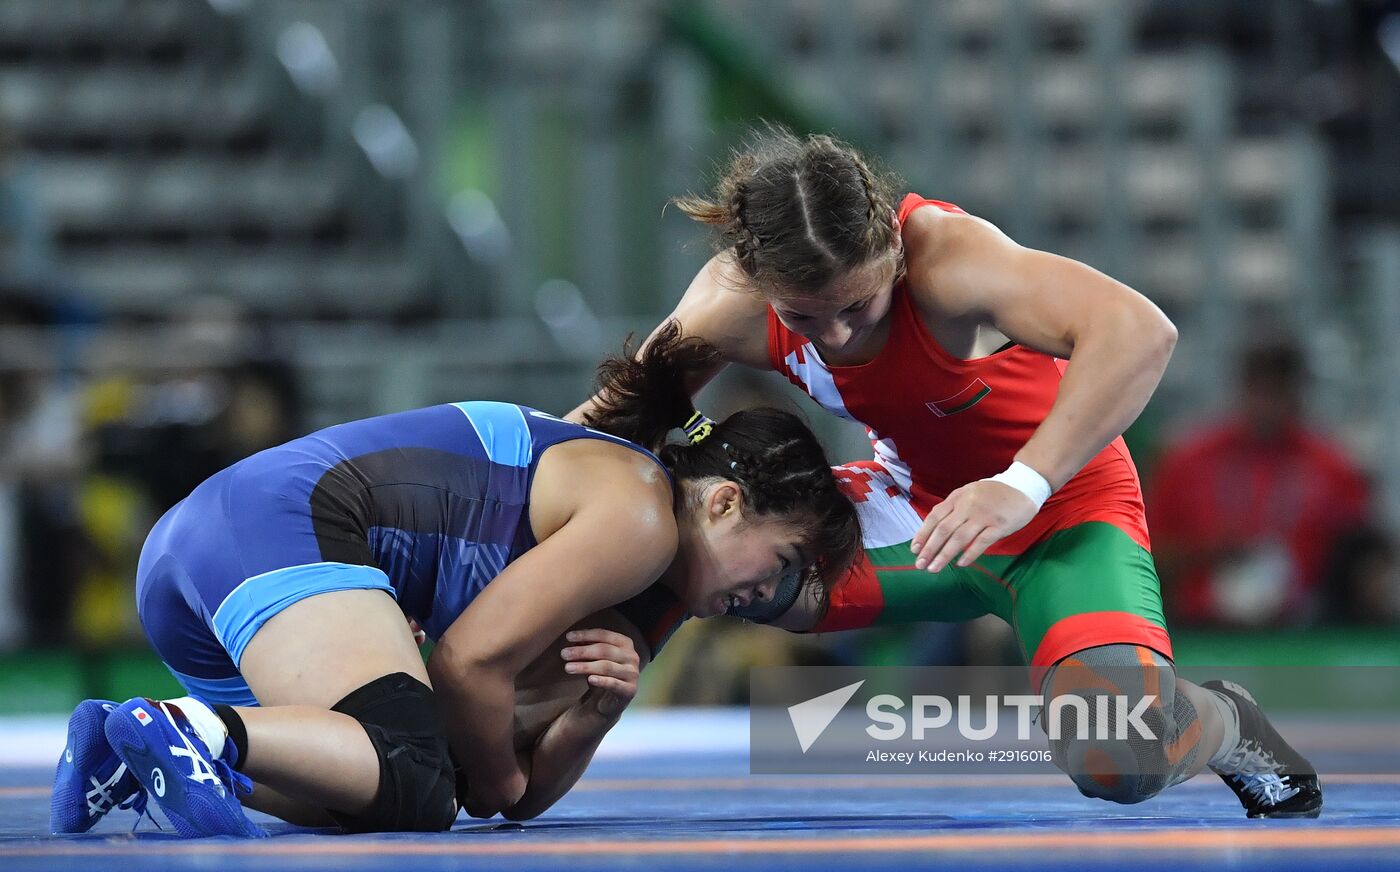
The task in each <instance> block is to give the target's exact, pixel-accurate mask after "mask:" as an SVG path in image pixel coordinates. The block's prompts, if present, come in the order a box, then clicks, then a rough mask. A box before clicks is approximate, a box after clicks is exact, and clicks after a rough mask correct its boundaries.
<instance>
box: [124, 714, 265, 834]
mask: <svg viewBox="0 0 1400 872" xmlns="http://www.w3.org/2000/svg"><path fill="white" fill-rule="evenodd" d="M104 732H105V733H106V735H107V741H108V742H109V743H111V746H112V750H114V751H115V752H116V753H117V756H118V757H120V758H121V759H122V762H124V763H126V765H127V766H128V767H129V768H130V770H131V772H132V773H133V774H134V775H135V776H136V779H137V780H138V781H140V782H141V786H142V787H144V788H145V789H146V790H147V791H148V792H149V793H150V795H151V798H153V799H154V800H155V801H156V804H157V805H159V806H160V808H161V811H163V812H165V816H166V817H168V818H170V823H171V824H173V825H174V827H175V831H176V832H177V833H179V834H180V835H182V836H184V837H186V838H200V837H202V836H244V837H247V838H263V837H265V836H266V835H267V833H265V832H263V830H262V828H261V827H259V826H257V825H256V824H254V823H253V822H252V821H250V820H248V816H247V815H245V814H244V813H243V806H242V804H241V803H239V801H238V797H237V794H239V793H252V792H253V782H252V781H251V780H250V779H249V778H248V777H247V776H245V775H243V774H242V773H240V772H235V771H234V770H233V768H232V767H231V766H229V765H228V763H227V762H226V761H225V758H227V757H229V756H231V754H232V753H233V752H232V748H233V742H231V741H228V740H225V742H224V749H223V752H222V753H221V754H219V756H218V757H214V758H212V759H211V757H210V755H209V751H208V748H207V747H205V744H204V740H203V739H201V738H200V737H199V733H197V732H196V731H195V729H194V727H193V726H191V725H190V722H189V719H188V718H186V717H185V713H184V712H182V711H181V710H180V708H179V706H176V705H173V704H171V703H168V702H160V701H157V700H151V699H146V698H145V697H137V698H136V699H131V700H127V701H126V702H124V703H122V704H121V705H119V706H117V707H116V709H114V710H113V711H112V713H111V714H110V715H109V716H108V718H107V724H106V727H105V729H104Z"/></svg>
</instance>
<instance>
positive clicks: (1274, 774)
mask: <svg viewBox="0 0 1400 872" xmlns="http://www.w3.org/2000/svg"><path fill="white" fill-rule="evenodd" d="M1219 769H1220V770H1221V772H1222V774H1224V775H1225V776H1226V777H1227V778H1229V779H1230V780H1231V781H1233V782H1234V783H1235V784H1237V785H1239V789H1240V790H1241V791H1242V792H1243V793H1245V794H1247V795H1248V796H1249V798H1250V799H1252V800H1254V802H1256V803H1265V804H1268V805H1278V804H1279V803H1281V802H1283V801H1284V800H1287V799H1292V798H1293V797H1295V796H1297V795H1298V793H1299V792H1300V791H1301V790H1302V788H1300V787H1296V786H1294V785H1293V783H1292V782H1291V781H1290V780H1289V776H1287V775H1283V774H1280V773H1279V771H1278V769H1279V763H1278V760H1277V759H1276V758H1275V757H1274V755H1273V754H1271V753H1270V752H1269V750H1268V749H1267V748H1265V747H1264V746H1263V745H1261V744H1260V743H1259V742H1258V741H1257V740H1254V739H1246V740H1245V741H1243V742H1240V744H1239V746H1238V747H1237V748H1235V750H1233V751H1231V752H1230V754H1229V755H1228V756H1227V757H1226V758H1225V760H1224V761H1223V762H1222V763H1221V764H1220V767H1219Z"/></svg>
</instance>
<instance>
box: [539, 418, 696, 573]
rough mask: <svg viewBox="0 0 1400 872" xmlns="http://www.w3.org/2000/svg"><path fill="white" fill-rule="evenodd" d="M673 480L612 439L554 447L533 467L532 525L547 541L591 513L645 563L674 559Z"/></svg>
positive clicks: (661, 470)
mask: <svg viewBox="0 0 1400 872" xmlns="http://www.w3.org/2000/svg"><path fill="white" fill-rule="evenodd" d="M673 502H674V498H673V494H672V489H671V480H670V478H669V477H668V476H667V475H666V472H665V471H664V470H663V469H662V468H661V467H660V466H659V465H657V463H656V462H655V461H654V460H652V459H651V458H649V457H647V456H646V455H644V454H642V453H641V452H639V451H636V450H634V449H632V448H628V447H627V446H626V445H622V444H619V443H617V442H613V441H611V440H608V439H571V440H569V441H568V442H560V443H558V444H556V445H553V446H550V447H549V448H548V449H546V450H545V452H544V454H543V455H541V457H540V460H539V464H538V465H537V466H536V467H535V477H534V481H533V482H532V484H531V487H530V524H531V527H532V528H533V531H534V534H535V539H536V541H539V542H543V541H545V539H547V538H548V537H549V536H551V535H553V533H554V532H556V531H557V530H559V529H560V528H561V527H562V526H563V525H564V524H565V523H567V522H568V521H569V520H571V519H573V518H575V517H580V516H583V515H584V514H587V515H589V516H591V517H593V518H596V519H597V520H598V521H599V522H600V523H604V524H607V525H611V528H612V530H613V531H614V532H615V533H616V534H617V535H619V536H625V537H626V539H627V543H628V548H629V550H631V551H632V552H633V553H635V554H636V556H637V557H638V558H639V560H640V561H641V562H651V561H649V560H647V559H646V558H648V557H650V558H654V559H656V560H661V559H664V560H665V561H668V562H669V560H670V558H671V556H673V555H674V553H675V548H676V541H677V532H676V516H675V511H674V509H673Z"/></svg>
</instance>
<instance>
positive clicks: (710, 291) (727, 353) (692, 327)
mask: <svg viewBox="0 0 1400 872" xmlns="http://www.w3.org/2000/svg"><path fill="white" fill-rule="evenodd" d="M743 283H744V278H743V276H742V274H740V272H739V270H738V267H736V266H734V264H733V263H732V262H731V261H730V260H729V258H728V257H727V256H726V255H724V254H717V255H715V256H714V257H712V258H710V260H709V262H708V263H706V264H705V266H704V267H703V268H702V269H701V270H700V272H699V273H697V274H696V276H695V278H694V280H692V281H691V283H690V287H689V288H687V289H686V292H685V296H683V297H681V301H680V302H679V303H677V304H676V309H675V311H673V312H672V313H671V314H670V315H668V316H667V317H666V318H665V319H664V320H662V322H661V324H659V325H657V328H656V330H653V331H652V333H651V336H654V335H656V332H657V331H658V330H660V329H661V327H663V326H665V324H666V323H667V322H668V321H671V320H676V321H679V322H680V324H681V328H682V330H683V331H684V333H685V335H686V336H698V337H700V338H701V339H704V340H705V341H706V342H708V343H710V344H711V345H713V346H714V347H715V348H717V349H718V350H719V353H720V356H721V358H722V359H723V360H724V365H727V364H730V363H738V364H743V365H744V366H750V367H753V368H754V369H768V320H767V304H766V303H764V302H763V301H762V300H761V299H759V298H758V296H757V295H755V294H751V293H749V292H747V291H745V290H743V286H744V285H743ZM651 336H648V337H647V341H648V342H650V341H651ZM642 348H646V343H643V344H642ZM639 351H640V349H639ZM724 365H721V366H719V367H716V368H715V369H713V370H711V371H709V372H700V373H695V376H694V378H693V379H692V380H691V385H690V392H691V394H692V395H694V394H696V393H699V392H700V389H701V388H703V387H704V386H705V385H707V384H709V383H710V381H711V380H712V379H713V378H714V377H715V376H716V375H719V373H720V370H722V369H723V368H724ZM592 408H593V399H592V398H591V397H590V398H589V399H587V400H585V401H584V402H583V403H581V404H580V405H579V406H578V408H576V409H574V410H573V411H572V412H570V413H569V414H568V415H567V416H566V417H567V418H568V419H569V420H570V421H574V422H576V423H583V420H584V416H585V415H586V414H587V413H588V412H589V411H590V410H591V409H592Z"/></svg>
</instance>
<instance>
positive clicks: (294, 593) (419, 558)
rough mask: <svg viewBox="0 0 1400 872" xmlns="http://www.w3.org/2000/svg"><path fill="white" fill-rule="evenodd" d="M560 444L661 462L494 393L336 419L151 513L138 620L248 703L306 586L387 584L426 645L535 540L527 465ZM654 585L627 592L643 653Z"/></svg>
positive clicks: (182, 672)
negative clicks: (255, 678) (603, 445)
mask: <svg viewBox="0 0 1400 872" xmlns="http://www.w3.org/2000/svg"><path fill="white" fill-rule="evenodd" d="M571 439H606V440H609V441H612V442H617V443H619V444H622V445H626V446H628V447H629V448H633V449H635V450H637V451H639V452H641V453H643V454H646V455H647V456H648V457H651V458H652V459H653V460H656V462H657V464H658V465H661V461H660V460H657V458H656V457H655V456H654V455H652V454H651V453H650V452H648V451H646V450H645V449H643V448H641V447H639V446H637V445H634V444H633V443H631V442H627V441H625V440H622V439H618V438H616V437H613V436H609V435H607V434H605V433H602V432H599V431H597V430H592V429H589V428H586V427H582V426H579V425H577V424H572V423H569V422H567V421H562V420H560V419H558V418H555V417H553V416H551V415H546V414H545V413H543V412H537V411H534V410H532V409H529V408H526V407H524V406H516V405H511V404H507V403H491V402H470V403H453V404H450V405H443V406H433V407H430V408H426V409H418V410H415V411H411V412H402V413H399V414H394V415H386V416H384V417H380V418H370V419H367V420H363V421H355V422H352V423H349V424H341V425H338V426H335V427H330V428H328V429H325V430H321V431H319V432H317V433H312V434H311V435H310V436H306V437H303V438H301V439H297V440H295V441H292V442H288V443H287V444H285V445H281V446H278V447H276V448H270V449H268V450H266V451H263V452H260V453H258V454H255V455H253V456H252V457H249V458H247V459H246V460H243V461H240V462H239V463H236V464H234V465H233V466H231V467H229V468H228V469H225V470H224V471H222V472H220V473H218V474H217V475H215V476H213V477H212V478H210V479H209V480H208V481H205V482H204V483H203V484H201V485H200V486H199V487H198V488H196V489H195V490H194V492H193V493H192V494H190V495H189V496H188V497H186V498H185V499H184V500H182V501H181V502H180V503H178V504H177V505H176V506H175V507H174V508H172V509H171V510H170V511H168V512H166V513H165V516H164V517H162V518H161V519H160V521H159V522H157V524H156V526H155V528H154V529H153V530H152V531H151V534H150V536H149V537H148V538H147V539H146V544H145V547H144V548H143V549H142V551H141V562H140V565H139V568H138V574H137V585H136V596H137V604H138V609H139V612H140V616H141V624H142V626H143V627H144V628H145V630H146V635H147V636H148V637H150V640H151V644H152V646H154V648H155V650H156V652H157V653H159V654H160V656H161V658H162V659H163V660H164V661H165V664H166V666H168V667H169V668H170V670H171V672H173V673H174V674H175V677H176V678H177V679H179V681H180V682H181V684H183V685H184V686H185V687H186V689H188V690H189V691H190V692H191V693H195V694H197V695H199V696H202V697H203V698H205V699H207V700H209V701H211V702H223V703H228V704H230V705H256V704H257V700H256V699H255V698H254V697H253V694H252V692H251V691H250V690H249V689H248V685H247V683H246V682H245V681H244V680H243V678H242V676H241V675H240V674H239V672H238V664H239V661H240V660H241V658H242V656H243V651H244V649H245V648H246V647H247V645H248V642H249V641H250V640H251V639H252V638H253V635H254V634H255V633H256V632H257V631H258V628H260V627H261V626H262V625H263V623H264V622H266V621H267V620H268V619H270V618H271V617H272V616H273V615H275V614H277V613H278V612H280V611H281V610H283V609H285V608H287V607H288V606H290V605H292V604H293V603H295V602H297V601H299V600H303V599H306V598H307V597H310V596H314V595H316V594H320V593H326V592H329V591H336V590H351V589H378V590H383V591H385V592H387V593H389V594H390V595H392V596H394V597H395V598H396V599H397V600H398V603H399V607H400V608H401V609H403V612H404V614H406V615H409V616H412V617H414V618H416V619H417V620H418V622H419V624H420V625H421V626H422V628H423V630H424V631H425V632H426V633H427V635H428V637H429V638H431V639H436V638H438V637H439V636H440V635H441V634H442V633H443V632H444V631H445V630H446V629H447V627H448V626H449V625H451V623H452V622H453V621H454V620H456V618H457V616H458V615H460V614H461V613H462V611H463V610H464V609H466V608H467V606H468V605H470V604H471V602H472V600H473V599H474V598H475V597H476V595H477V594H478V593H480V592H481V590H482V588H484V587H485V586H486V585H487V584H488V583H489V582H490V581H491V579H493V578H495V577H496V576H497V575H499V574H500V572H501V571H502V570H503V569H504V568H505V567H506V565H507V564H509V563H510V562H511V561H512V560H514V559H515V558H517V557H519V556H520V555H521V554H523V553H524V552H525V551H527V550H529V549H530V548H532V547H534V545H535V544H536V542H535V538H534V535H533V532H532V531H531V528H530V517H529V504H530V484H531V480H532V479H533V477H534V472H535V464H536V463H537V462H538V461H539V458H540V456H541V455H542V454H543V453H544V451H545V450H546V449H547V448H549V447H550V446H552V445H556V444H558V443H560V442H566V441H568V440H571ZM662 468H663V469H665V467H664V466H662ZM668 476H669V473H668ZM664 594H669V592H658V591H656V590H652V591H649V592H648V594H647V595H646V596H643V597H639V598H637V599H636V600H634V601H629V603H633V606H634V608H633V610H634V611H635V610H636V609H637V608H640V609H641V611H642V613H643V614H637V615H629V618H631V619H632V620H634V622H636V623H638V624H639V628H640V629H641V630H642V631H643V633H644V635H646V636H647V637H648V640H649V641H650V642H651V644H652V645H653V648H654V647H656V646H657V645H658V644H659V642H660V641H664V638H661V637H659V636H657V635H655V634H654V632H653V628H652V627H651V626H649V625H653V624H658V620H659V618H660V617H661V613H662V612H665V611H668V610H671V609H673V607H674V599H673V598H671V597H669V596H666V595H664ZM624 611H625V610H624ZM661 623H664V622H661ZM668 629H669V627H668Z"/></svg>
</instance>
